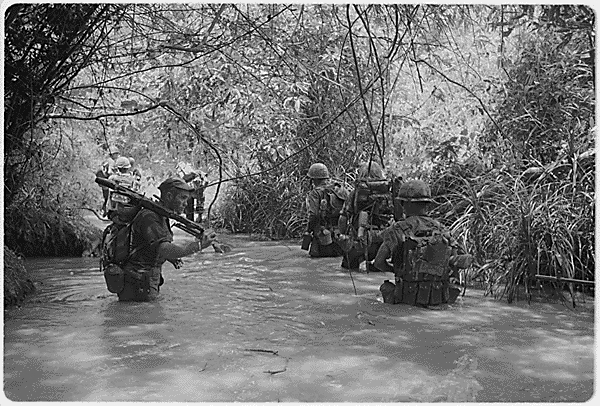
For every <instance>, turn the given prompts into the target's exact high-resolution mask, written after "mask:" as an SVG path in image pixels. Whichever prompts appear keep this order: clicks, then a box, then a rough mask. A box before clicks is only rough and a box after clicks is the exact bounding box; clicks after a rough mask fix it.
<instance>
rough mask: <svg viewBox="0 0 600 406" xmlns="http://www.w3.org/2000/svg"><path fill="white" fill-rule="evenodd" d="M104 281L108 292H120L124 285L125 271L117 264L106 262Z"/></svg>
mask: <svg viewBox="0 0 600 406" xmlns="http://www.w3.org/2000/svg"><path fill="white" fill-rule="evenodd" d="M104 281H105V282H106V288H107V289H108V291H109V292H111V293H121V291H122V290H123V287H124V286H125V271H123V268H121V267H120V266H119V265H117V264H108V265H106V266H105V267H104Z"/></svg>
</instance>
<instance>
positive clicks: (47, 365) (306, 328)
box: [4, 236, 594, 402]
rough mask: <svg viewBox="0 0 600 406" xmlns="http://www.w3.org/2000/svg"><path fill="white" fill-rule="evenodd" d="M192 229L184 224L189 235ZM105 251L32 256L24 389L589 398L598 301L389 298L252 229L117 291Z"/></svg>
mask: <svg viewBox="0 0 600 406" xmlns="http://www.w3.org/2000/svg"><path fill="white" fill-rule="evenodd" d="M178 238H180V239H181V238H182V237H181V236H179V237H178ZM96 262H97V261H96V260H88V259H69V260H47V259H45V260H30V261H28V264H27V266H28V268H29V269H30V270H31V271H32V273H33V275H34V277H35V278H36V279H37V280H38V281H39V283H41V284H40V285H39V286H40V289H39V293H38V294H37V295H36V296H34V297H32V298H31V299H30V300H29V301H28V302H27V303H26V304H24V306H22V307H21V308H20V309H15V310H14V311H10V312H6V313H5V341H4V343H5V346H4V349H5V351H4V365H5V371H4V373H5V374H4V384H5V386H4V389H5V394H6V396H7V397H8V398H9V399H12V400H19V401H23V400H29V401H36V400H38V401H39V400H46V401H53V400H71V401H75V400H78V401H105V400H115V401H142V400H143V401H165V400H167V401H230V402H231V401H245V402H266V401H288V402H289V401H302V402H307V401H318V402H337V401H353V402H406V401H411V402H433V401H443V402H445V401H448V402H468V401H482V402H486V401H502V402H527V401H534V402H535V401H543V402H550V401H551V402H557V401H584V400H586V399H589V398H590V397H591V395H592V393H593V340H594V337H593V327H594V326H593V312H591V311H590V312H584V311H572V310H568V309H566V308H564V307H561V306H560V305H552V304H541V303H537V304H532V305H531V306H528V305H526V304H524V303H517V304H513V305H508V304H506V303H505V302H497V301H494V300H492V299H489V298H484V297H483V296H482V295H481V292H478V291H468V292H467V296H465V297H464V298H461V299H460V300H459V301H458V302H457V304H456V305H454V306H452V307H450V308H448V309H446V310H429V309H420V308H415V307H409V306H403V305H398V306H390V305H386V304H383V303H382V301H381V295H380V294H379V290H378V288H379V285H380V284H381V282H382V281H383V279H389V278H390V277H391V274H376V273H370V274H366V273H356V274H353V277H354V282H355V285H356V287H357V291H358V295H354V289H353V285H352V281H351V279H350V275H349V274H348V273H347V272H345V271H343V270H342V269H341V268H339V259H335V258H333V259H310V258H307V256H306V252H304V251H301V250H300V249H299V248H298V247H297V246H296V245H295V244H294V245H291V246H285V245H281V244H277V243H271V242H268V243H266V242H252V241H247V240H242V239H240V240H239V241H238V242H237V245H236V247H235V250H234V251H233V252H232V253H230V254H227V255H223V254H216V253H205V254H202V255H197V256H195V257H193V258H189V259H187V260H186V263H185V265H184V267H183V268H181V269H180V270H175V269H173V268H172V267H170V266H166V267H165V278H166V284H165V285H164V286H163V288H162V289H161V297H160V299H159V300H158V301H157V302H155V303H146V304H144V303H119V302H117V301H116V298H115V296H114V295H111V294H109V293H108V292H107V291H106V290H105V287H104V281H103V279H102V276H101V275H100V274H99V272H98V271H97V267H96Z"/></svg>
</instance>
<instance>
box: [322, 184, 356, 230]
mask: <svg viewBox="0 0 600 406" xmlns="http://www.w3.org/2000/svg"><path fill="white" fill-rule="evenodd" d="M349 194H350V193H349V192H348V189H346V188H345V187H344V186H343V185H341V184H340V183H334V184H333V185H331V186H328V187H326V188H325V189H324V196H323V199H322V200H321V205H320V207H319V210H320V212H321V215H322V216H323V217H324V218H325V219H326V220H329V222H331V223H332V224H334V225H335V224H337V219H338V217H339V216H340V212H341V210H342V207H344V203H345V202H346V200H347V199H348V196H349Z"/></svg>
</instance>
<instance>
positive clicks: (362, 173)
mask: <svg viewBox="0 0 600 406" xmlns="http://www.w3.org/2000/svg"><path fill="white" fill-rule="evenodd" d="M370 164H371V167H370V168H369V162H363V163H362V164H360V166H359V167H358V178H359V179H366V178H372V179H384V176H383V170H382V169H381V166H380V165H379V164H378V163H377V162H373V161H371V162H370Z"/></svg>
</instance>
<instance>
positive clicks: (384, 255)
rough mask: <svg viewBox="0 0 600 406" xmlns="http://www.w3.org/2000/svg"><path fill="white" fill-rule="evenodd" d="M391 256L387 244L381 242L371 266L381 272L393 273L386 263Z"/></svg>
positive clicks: (391, 267) (392, 268) (392, 269)
mask: <svg viewBox="0 0 600 406" xmlns="http://www.w3.org/2000/svg"><path fill="white" fill-rule="evenodd" d="M391 256H392V250H391V249H390V247H389V245H388V243H387V242H383V244H381V246H380V247H379V250H378V251H377V255H376V256H375V260H374V261H373V265H374V266H375V268H377V269H379V270H380V271H382V272H394V267H393V266H391V265H390V264H388V262H387V259H388V258H390V257H391Z"/></svg>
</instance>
